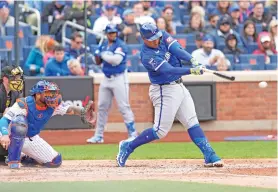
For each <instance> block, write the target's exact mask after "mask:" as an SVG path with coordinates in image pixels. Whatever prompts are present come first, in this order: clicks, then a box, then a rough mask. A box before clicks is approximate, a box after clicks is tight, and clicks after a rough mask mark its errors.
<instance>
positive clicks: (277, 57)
mask: <svg viewBox="0 0 278 192" xmlns="http://www.w3.org/2000/svg"><path fill="white" fill-rule="evenodd" d="M277 60H278V56H277V55H271V56H270V62H271V63H277Z"/></svg>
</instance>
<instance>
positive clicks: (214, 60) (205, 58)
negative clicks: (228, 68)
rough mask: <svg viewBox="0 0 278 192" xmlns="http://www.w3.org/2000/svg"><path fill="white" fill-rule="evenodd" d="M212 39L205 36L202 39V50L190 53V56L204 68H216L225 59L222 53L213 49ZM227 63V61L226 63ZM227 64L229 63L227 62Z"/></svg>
mask: <svg viewBox="0 0 278 192" xmlns="http://www.w3.org/2000/svg"><path fill="white" fill-rule="evenodd" d="M213 47H214V39H213V37H212V36H211V35H209V34H206V35H205V36H204V37H203V44H202V48H200V49H197V50H195V51H193V52H192V56H193V57H194V58H196V60H197V61H198V62H199V63H201V64H202V65H205V66H217V65H218V63H220V62H222V58H225V56H224V54H223V53H222V51H220V50H218V49H214V48H213ZM227 62H228V61H227ZM228 63H229V62H228Z"/></svg>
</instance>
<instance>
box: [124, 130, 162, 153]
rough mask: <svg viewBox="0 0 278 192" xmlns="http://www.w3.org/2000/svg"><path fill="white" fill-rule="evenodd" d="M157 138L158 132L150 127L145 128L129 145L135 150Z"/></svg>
mask: <svg viewBox="0 0 278 192" xmlns="http://www.w3.org/2000/svg"><path fill="white" fill-rule="evenodd" d="M156 139H159V137H158V136H157V134H156V133H155V132H154V130H153V128H149V129H146V130H144V131H143V132H142V133H141V134H140V135H139V136H138V137H136V138H135V139H134V140H132V141H131V142H130V143H129V147H130V148H131V149H132V150H134V149H136V148H137V147H139V146H141V145H144V144H146V143H149V142H151V141H154V140H156Z"/></svg>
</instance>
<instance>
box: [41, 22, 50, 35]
mask: <svg viewBox="0 0 278 192" xmlns="http://www.w3.org/2000/svg"><path fill="white" fill-rule="evenodd" d="M41 34H42V35H48V34H49V25H48V23H45V22H43V23H42V24H41Z"/></svg>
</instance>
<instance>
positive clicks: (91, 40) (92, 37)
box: [87, 33, 97, 45]
mask: <svg viewBox="0 0 278 192" xmlns="http://www.w3.org/2000/svg"><path fill="white" fill-rule="evenodd" d="M87 44H89V45H92V44H94V45H96V44H97V39H96V36H95V35H93V34H90V33H88V38H87Z"/></svg>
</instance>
